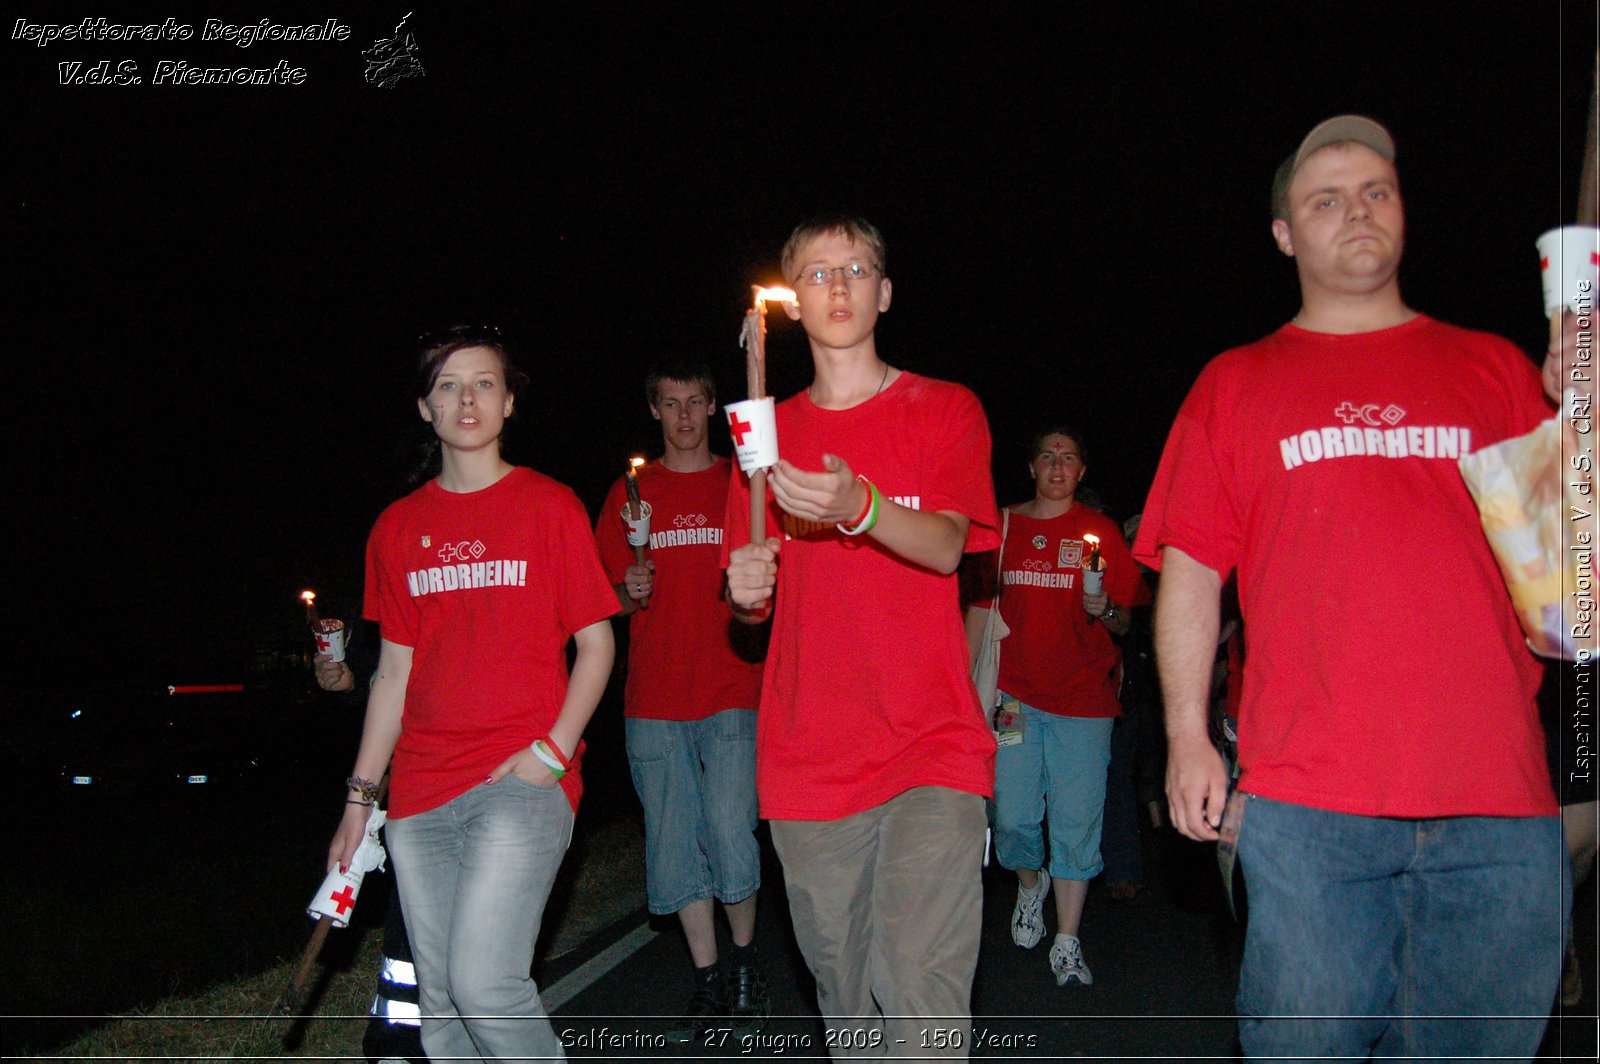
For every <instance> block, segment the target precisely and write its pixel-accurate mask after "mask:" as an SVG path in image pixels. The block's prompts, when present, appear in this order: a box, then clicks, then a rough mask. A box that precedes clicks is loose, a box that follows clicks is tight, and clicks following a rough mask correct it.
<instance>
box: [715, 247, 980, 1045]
mask: <svg viewBox="0 0 1600 1064" xmlns="http://www.w3.org/2000/svg"><path fill="white" fill-rule="evenodd" d="M783 271H784V276H785V277H786V278H787V279H789V280H790V281H791V283H792V284H793V285H794V287H795V290H796V294H797V297H798V298H797V301H796V302H795V303H794V304H790V305H786V306H785V311H786V312H787V313H788V315H789V316H790V317H791V318H793V319H795V320H797V321H799V322H800V323H801V324H802V325H803V326H804V328H805V331H806V335H807V337H808V339H809V341H810V345H811V355H812V361H813V364H814V368H815V377H814V379H813V382H812V384H811V387H810V388H808V389H807V390H806V391H804V392H802V393H800V394H799V395H796V396H794V397H792V398H791V399H789V400H787V401H785V402H783V403H781V404H779V406H778V409H777V423H778V445H779V448H780V450H781V453H782V455H783V457H782V458H781V459H780V461H779V462H778V464H777V465H776V466H775V467H774V468H773V469H772V470H770V472H769V476H768V484H770V485H771V488H772V497H771V499H770V500H769V503H768V520H769V526H770V527H771V528H772V529H773V530H774V531H775V532H776V533H777V534H775V535H773V536H771V537H769V538H768V539H767V540H766V541H765V542H764V543H746V542H745V541H746V540H747V539H748V535H749V533H748V528H749V525H748V521H749V511H750V503H749V485H748V481H747V480H746V479H745V478H743V477H735V478H734V481H733V484H732V490H731V491H730V493H729V501H728V526H729V544H730V547H731V546H732V545H735V544H740V545H739V546H738V547H737V549H732V550H730V551H729V553H728V589H729V596H730V598H731V600H732V602H733V604H734V607H735V609H736V610H737V611H738V612H739V614H740V616H741V617H742V618H743V619H747V620H752V621H753V620H759V619H761V618H763V617H765V616H766V615H767V614H768V612H769V610H770V612H771V613H772V614H773V630H772V642H771V648H770V650H769V652H768V656H767V670H766V675H765V680H764V683H763V687H762V694H761V715H760V718H759V730H758V739H757V788H758V792H759V794H760V797H761V811H762V815H763V816H765V817H767V818H768V819H769V820H770V822H771V826H772V839H773V844H774V846H775V847H776V849H777V851H778V856H779V857H780V858H781V859H782V861H783V867H784V878H785V881H786V884H787V887H788V895H789V907H790V912H791V914H792V916H793V920H794V927H795V936H796V938H797V939H798V941H799V943H800V948H801V951H802V952H803V953H804V954H805V957H806V962H807V965H808V966H809V967H810V969H811V972H812V973H813V974H814V975H815V976H816V980H817V1000H818V1004H819V1006H820V1008H821V1011H822V1014H823V1017H824V1021H825V1023H826V1024H827V1026H828V1028H829V1031H830V1036H832V1037H831V1039H830V1049H831V1050H832V1051H833V1052H834V1053H835V1054H836V1055H846V1056H848V1055H869V1056H881V1055H883V1054H884V1051H885V1050H887V1051H888V1052H889V1053H890V1054H891V1055H903V1054H917V1055H925V1056H940V1057H965V1056H966V1055H967V1041H968V1039H967V1038H966V1037H965V1035H966V1033H967V1030H968V1028H969V1027H970V1021H971V988H972V977H973V972H974V970H975V968H976V966H977V959H978V939H979V933H980V924H981V916H982V886H981V882H980V876H981V870H982V869H981V864H982V857H983V847H984V827H985V820H984V802H983V799H984V798H985V797H987V796H989V795H990V794H991V793H992V791H993V784H994V754H995V743H994V738H993V736H992V734H991V732H990V730H989V728H988V726H987V724H986V723H985V721H984V718H983V713H982V711H981V710H980V709H979V707H978V699H977V692H976V691H975V689H974V688H973V685H972V681H971V679H970V677H969V675H968V671H967V649H966V638H965V635H964V633H963V628H962V620H961V614H960V610H959V608H958V600H957V591H956V577H955V572H956V567H957V564H958V563H959V562H960V560H961V556H962V554H963V553H964V552H966V551H984V550H991V549H993V548H995V547H997V546H998V545H999V535H998V528H999V524H1000V521H999V514H998V512H997V510H996V508H995V502H994V486H993V484H992V483H991V480H990V472H989V451H990V443H989V427H988V422H987V421H986V420H985V418H984V415H983V409H982V407H981V406H980V405H979V403H978V400H977V398H976V397H975V396H974V395H973V394H972V393H971V392H970V391H969V390H967V389H966V388H964V387H961V386H960V385H956V384H950V383H946V382H944V381H936V380H931V379H929V378H926V377H922V376H919V375H917V374H914V373H910V372H907V371H904V370H899V369H896V368H894V367H892V366H890V365H889V364H888V363H886V362H884V361H883V359H882V358H880V357H879V356H878V352H877V347H876V343H875V339H874V336H875V329H876V326H877V322H878V316H879V315H880V314H882V313H883V312H884V311H886V310H888V309H889V300H890V295H891V287H890V283H889V279H888V278H887V277H886V276H884V245H883V238H882V237H881V236H880V235H879V234H878V232H877V230H876V229H874V228H873V227H872V226H871V225H870V224H868V223H867V222H864V221H862V220H860V219H856V218H849V217H825V218H818V219H815V220H813V221H811V222H808V223H806V224H805V225H802V226H800V227H799V228H798V229H796V230H795V232H794V234H793V235H792V236H791V237H790V238H789V242H788V243H787V245H786V246H785V247H784V251H783ZM952 1030H953V1031H956V1032H959V1037H951V1036H950V1035H949V1032H950V1031H952ZM941 1031H942V1032H945V1035H944V1037H940V1036H939V1032H941Z"/></svg>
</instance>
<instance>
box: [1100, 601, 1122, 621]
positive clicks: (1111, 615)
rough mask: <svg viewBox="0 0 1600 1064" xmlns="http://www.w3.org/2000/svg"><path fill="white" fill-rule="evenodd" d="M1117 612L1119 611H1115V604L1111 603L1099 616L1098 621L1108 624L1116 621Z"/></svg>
mask: <svg viewBox="0 0 1600 1064" xmlns="http://www.w3.org/2000/svg"><path fill="white" fill-rule="evenodd" d="M1119 612H1120V611H1119V610H1118V609H1117V604H1116V603H1115V602H1113V603H1112V604H1111V605H1109V606H1107V607H1106V611H1105V612H1104V613H1102V614H1101V615H1100V619H1101V620H1102V621H1105V622H1107V623H1110V622H1111V621H1114V620H1116V619H1117V614H1118V613H1119Z"/></svg>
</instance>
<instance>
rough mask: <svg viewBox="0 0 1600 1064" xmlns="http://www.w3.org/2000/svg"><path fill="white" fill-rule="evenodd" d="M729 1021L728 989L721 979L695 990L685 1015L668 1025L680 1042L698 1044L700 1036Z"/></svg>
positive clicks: (703, 983) (704, 984) (685, 1007)
mask: <svg viewBox="0 0 1600 1064" xmlns="http://www.w3.org/2000/svg"><path fill="white" fill-rule="evenodd" d="M727 1021H728V989H727V986H726V984H724V983H723V981H722V979H721V978H717V979H708V980H706V981H704V982H702V983H701V984H700V985H699V986H697V987H696V988H695V991H694V996H693V997H691V998H690V999H689V1004H687V1005H685V1006H684V1008H683V1015H681V1016H679V1017H678V1018H677V1019H675V1020H673V1021H672V1022H671V1023H670V1024H668V1025H667V1030H669V1031H670V1032H672V1033H673V1034H674V1035H676V1036H677V1037H678V1040H679V1041H680V1042H698V1041H699V1040H700V1036H701V1035H703V1034H705V1032H706V1031H708V1030H710V1029H711V1028H713V1027H716V1026H717V1025H718V1024H722V1023H726V1022H727Z"/></svg>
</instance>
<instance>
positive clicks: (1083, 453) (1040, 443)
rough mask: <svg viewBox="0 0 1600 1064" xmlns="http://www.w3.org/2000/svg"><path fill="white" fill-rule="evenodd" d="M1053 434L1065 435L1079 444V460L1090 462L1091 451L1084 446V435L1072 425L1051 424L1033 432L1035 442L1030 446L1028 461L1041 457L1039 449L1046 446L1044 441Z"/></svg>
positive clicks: (1084, 462)
mask: <svg viewBox="0 0 1600 1064" xmlns="http://www.w3.org/2000/svg"><path fill="white" fill-rule="evenodd" d="M1051 436H1065V437H1066V438H1067V439H1069V440H1071V441H1072V442H1073V443H1075V444H1077V445H1078V461H1079V462H1080V463H1082V464H1083V465H1088V464H1089V452H1088V451H1087V450H1086V449H1085V448H1084V446H1083V435H1082V433H1080V432H1079V431H1078V430H1077V429H1075V428H1073V427H1072V426H1071V425H1050V426H1048V427H1046V428H1042V429H1040V430H1039V431H1038V432H1035V433H1034V434H1033V443H1032V444H1030V445H1029V447H1028V462H1029V463H1030V464H1031V463H1032V462H1033V460H1034V459H1035V458H1037V457H1039V451H1040V450H1041V449H1042V448H1043V447H1044V441H1045V440H1046V439H1047V438H1048V437H1051Z"/></svg>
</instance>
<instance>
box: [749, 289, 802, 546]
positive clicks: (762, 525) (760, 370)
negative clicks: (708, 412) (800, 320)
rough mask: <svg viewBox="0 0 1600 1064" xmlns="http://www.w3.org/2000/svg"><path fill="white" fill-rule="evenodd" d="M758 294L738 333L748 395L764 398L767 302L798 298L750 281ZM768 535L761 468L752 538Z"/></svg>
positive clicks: (753, 484) (754, 488) (753, 478)
mask: <svg viewBox="0 0 1600 1064" xmlns="http://www.w3.org/2000/svg"><path fill="white" fill-rule="evenodd" d="M750 287H751V289H752V290H753V291H754V292H755V298H754V299H753V300H752V301H751V307H750V309H749V310H748V311H746V312H745V315H744V331H743V332H742V333H740V335H739V346H740V347H742V348H744V360H745V362H744V368H745V384H746V390H747V391H748V393H749V394H748V395H746V397H745V398H747V399H765V398H766V395H767V303H768V302H769V301H774V300H775V301H778V302H782V303H793V302H795V299H796V296H795V294H794V291H793V290H792V289H789V288H763V287H761V286H760V285H751V286H750ZM766 539H767V471H766V470H765V469H758V470H756V471H755V472H754V473H752V474H750V542H751V543H764V542H766Z"/></svg>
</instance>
